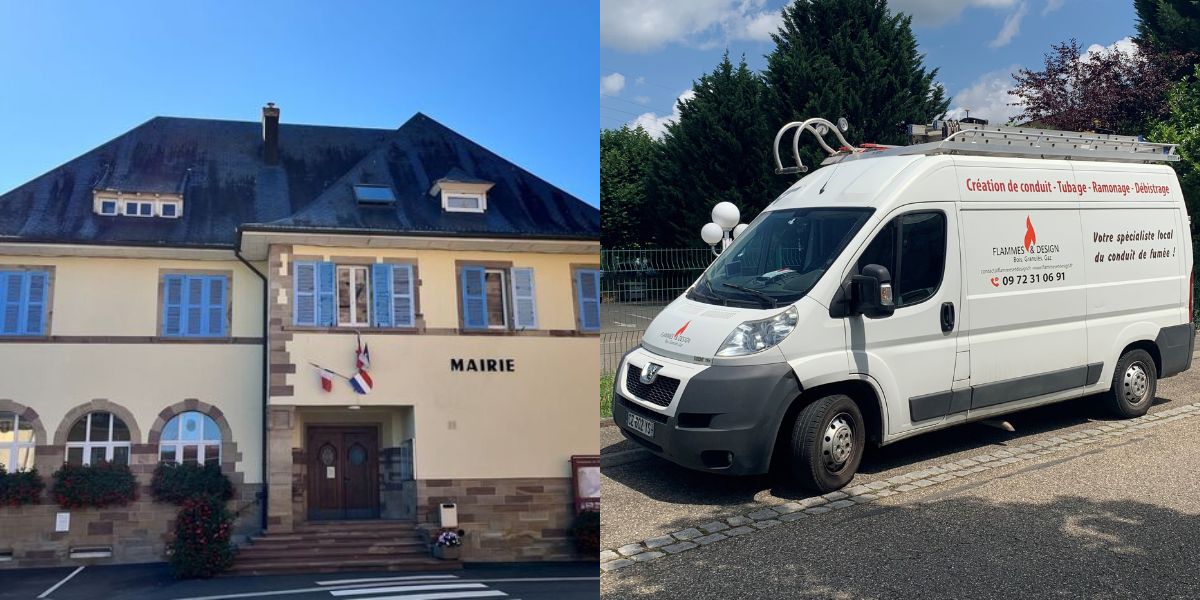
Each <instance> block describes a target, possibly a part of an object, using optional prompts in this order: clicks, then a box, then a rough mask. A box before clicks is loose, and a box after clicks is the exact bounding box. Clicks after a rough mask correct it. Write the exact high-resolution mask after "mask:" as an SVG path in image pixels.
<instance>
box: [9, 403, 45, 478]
mask: <svg viewBox="0 0 1200 600" xmlns="http://www.w3.org/2000/svg"><path fill="white" fill-rule="evenodd" d="M4 412H5V413H7V414H10V415H12V416H13V430H12V434H13V439H12V441H7V442H0V457H3V456H4V455H5V454H8V458H7V459H6V460H4V461H0V462H3V463H4V468H5V469H6V470H7V471H8V472H9V473H13V472H16V471H19V470H23V469H22V468H21V467H20V466H19V465H17V456H18V455H19V454H20V451H21V449H22V448H28V449H29V457H30V460H34V459H35V458H36V457H34V455H33V452H34V448H36V447H37V432H36V431H34V432H32V433H33V439H31V440H30V441H28V442H23V441H21V439H20V431H21V415H19V414H17V413H16V412H13V411H4ZM13 466H17V468H16V469H14V468H13Z"/></svg>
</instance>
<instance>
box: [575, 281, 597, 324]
mask: <svg viewBox="0 0 1200 600" xmlns="http://www.w3.org/2000/svg"><path fill="white" fill-rule="evenodd" d="M575 294H576V309H577V310H578V315H579V330H580V331H600V270H599V269H577V270H576V271H575Z"/></svg>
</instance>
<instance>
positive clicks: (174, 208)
mask: <svg viewBox="0 0 1200 600" xmlns="http://www.w3.org/2000/svg"><path fill="white" fill-rule="evenodd" d="M158 214H159V215H161V216H164V217H167V218H170V219H173V218H175V217H178V216H179V203H177V202H163V203H162V204H159V205H158Z"/></svg>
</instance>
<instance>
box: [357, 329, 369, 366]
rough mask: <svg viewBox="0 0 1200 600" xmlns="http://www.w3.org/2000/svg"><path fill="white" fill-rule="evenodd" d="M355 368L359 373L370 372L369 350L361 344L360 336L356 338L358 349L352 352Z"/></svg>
mask: <svg viewBox="0 0 1200 600" xmlns="http://www.w3.org/2000/svg"><path fill="white" fill-rule="evenodd" d="M354 358H355V366H357V367H358V370H359V371H370V370H371V349H370V348H368V347H367V345H366V344H364V343H362V336H361V335H359V336H358V348H356V349H355V352H354Z"/></svg>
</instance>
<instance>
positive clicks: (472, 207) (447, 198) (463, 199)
mask: <svg viewBox="0 0 1200 600" xmlns="http://www.w3.org/2000/svg"><path fill="white" fill-rule="evenodd" d="M486 198H487V196H486V195H484V194H462V193H459V194H452V193H449V192H443V199H442V203H443V206H442V208H444V209H445V210H446V211H447V212H483V211H484V209H485V207H486V205H485V204H484V202H486Z"/></svg>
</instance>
